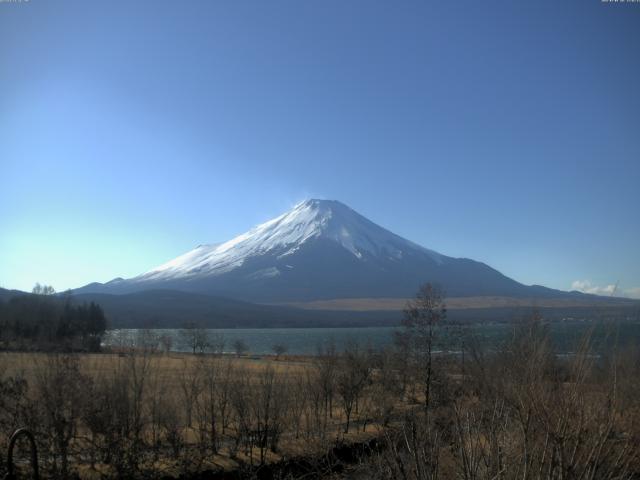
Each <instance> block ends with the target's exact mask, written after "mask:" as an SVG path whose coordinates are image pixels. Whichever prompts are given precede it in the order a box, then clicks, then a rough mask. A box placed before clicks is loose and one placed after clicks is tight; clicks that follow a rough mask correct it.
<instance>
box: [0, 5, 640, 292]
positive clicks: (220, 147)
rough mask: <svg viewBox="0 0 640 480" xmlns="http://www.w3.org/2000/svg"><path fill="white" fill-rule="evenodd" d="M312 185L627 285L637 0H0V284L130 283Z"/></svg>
mask: <svg viewBox="0 0 640 480" xmlns="http://www.w3.org/2000/svg"><path fill="white" fill-rule="evenodd" d="M309 197H318V198H330V199H337V200H340V201H342V202H343V203H346V204H347V205H349V206H351V207H352V208H353V209H355V210H357V211H358V212H359V213H361V214H363V215H364V216H366V217H368V218H369V219H371V220H373V221H374V222H376V223H378V224H380V225H382V226H384V227H386V228H388V229H390V230H391V231H393V232H395V233H397V234H399V235H401V236H403V237H405V238H408V239H410V240H412V241H414V242H417V243H419V244H422V245H424V246H426V247H428V248H432V249H434V250H437V251H439V252H441V253H443V254H446V255H451V256H464V257H469V258H473V259H476V260H480V261H483V262H485V263H488V264H489V265H491V266H493V267H494V268H497V269H498V270H500V271H501V272H503V273H504V274H506V275H508V276H510V277H512V278H514V279H516V280H518V281H521V282H523V283H526V284H533V283H536V284H543V285H546V286H549V287H554V288H560V289H565V290H566V289H570V288H572V286H573V287H574V288H581V289H583V290H585V291H593V292H596V293H606V292H608V291H610V290H611V288H612V287H611V285H613V284H615V283H616V281H618V280H619V281H620V287H619V290H618V292H617V293H618V294H624V295H628V296H636V297H640V211H639V210H640V3H606V2H601V1H600V0H574V1H562V2H559V1H557V0H537V1H533V2H521V1H489V2H478V1H477V0H469V1H465V0H463V1H456V2H435V1H434V2H431V1H407V2H387V1H384V2H382V1H344V0H335V1H322V2H301V1H297V0H295V1H294V0H291V1H271V2H263V1H205V0H200V1H198V0H193V1H188V2H180V1H158V0H153V1H151V0H149V1H140V0H136V1H119V0H113V1H108V2H107V1H101V0H96V1H91V2H87V1H80V0H78V1H72V0H30V1H23V2H0V286H2V287H5V288H18V289H27V290H28V289H30V288H31V287H32V286H33V284H34V283H35V282H41V283H46V284H51V285H53V286H54V287H55V288H56V289H57V290H64V289H67V288H74V287H79V286H81V285H84V284H86V283H89V282H91V281H107V280H110V279H112V278H114V277H118V276H121V277H131V276H134V275H137V274H139V273H141V272H143V271H147V270H149V269H150V268H152V267H154V266H157V265H159V264H161V263H164V262H165V261H167V260H169V259H171V258H173V257H175V256H177V255H179V254H181V253H184V252H185V251H187V250H189V249H191V248H193V247H194V246H195V245H197V244H200V243H213V242H218V241H225V240H228V239H230V238H232V237H233V236H235V235H237V234H240V233H242V232H244V231H246V230H247V229H249V228H250V227H251V226H253V225H255V224H257V223H260V222H263V221H265V220H267V219H269V218H271V217H273V216H276V215H278V214H280V213H282V212H284V211H286V210H287V209H289V208H290V207H291V206H292V205H294V204H295V203H297V202H298V201H300V200H303V199H305V198H309Z"/></svg>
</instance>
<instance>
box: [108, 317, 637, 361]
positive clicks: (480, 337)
mask: <svg viewBox="0 0 640 480" xmlns="http://www.w3.org/2000/svg"><path fill="white" fill-rule="evenodd" d="M548 327H549V329H550V334H551V338H552V340H553V343H554V347H555V350H556V352H557V353H570V352H573V351H575V349H576V346H577V344H578V342H579V340H580V338H581V337H582V336H583V335H584V334H585V333H586V332H587V331H589V329H591V328H593V339H594V345H595V347H596V349H597V350H602V349H604V348H607V347H608V346H609V347H610V346H611V345H613V344H615V343H616V342H617V344H618V345H620V346H625V345H628V344H634V345H637V344H638V343H639V342H640V323H637V322H619V323H616V324H602V323H597V324H596V323H592V322H577V321H575V322H554V323H550V324H548ZM396 331H400V328H399V327H370V328H248V329H233V328H223V329H208V330H206V332H207V335H208V336H209V337H210V338H211V342H212V343H214V342H217V341H219V340H220V339H223V340H224V347H223V351H224V352H225V353H233V351H234V349H233V342H234V341H236V340H242V341H244V342H245V343H246V344H247V345H248V347H249V350H248V352H249V353H250V354H253V355H264V354H270V353H273V346H274V345H277V344H279V345H284V346H286V348H287V352H288V353H289V354H293V355H313V354H315V353H317V351H318V347H319V346H320V345H327V344H328V343H329V342H333V343H335V345H336V348H337V349H338V350H339V351H340V350H342V349H343V348H344V346H345V345H346V344H347V343H348V342H357V343H358V344H359V345H361V346H362V347H373V348H374V349H380V348H384V347H386V346H389V345H391V344H392V343H393V341H394V333H395V332H396ZM460 331H462V332H463V337H465V338H475V339H477V341H479V342H480V343H481V344H483V345H485V346H487V347H488V348H495V347H498V346H499V345H500V344H501V343H502V342H504V341H505V340H506V339H507V338H508V337H509V335H512V334H513V331H514V325H513V324H480V325H478V324H476V325H468V326H465V327H464V328H460ZM143 332H144V335H143ZM181 332H182V331H181V330H180V329H163V330H146V331H145V330H138V329H119V330H109V331H108V332H107V334H106V335H105V339H104V342H103V344H104V345H105V346H112V347H117V346H134V345H136V344H138V345H139V344H140V342H141V340H142V339H145V338H146V339H147V340H145V341H147V342H148V341H149V340H148V339H149V338H152V339H153V338H158V337H160V336H162V335H164V336H169V337H170V338H171V350H172V351H176V352H188V351H190V348H189V346H188V344H187V343H186V341H185V338H184V335H182V334H181ZM153 342H155V340H152V343H153ZM439 348H441V349H448V350H451V349H455V348H456V347H454V346H453V345H451V344H444V343H442V344H441V345H439ZM457 348H459V346H458V347H457Z"/></svg>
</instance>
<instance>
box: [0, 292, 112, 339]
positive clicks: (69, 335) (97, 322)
mask: <svg viewBox="0 0 640 480" xmlns="http://www.w3.org/2000/svg"><path fill="white" fill-rule="evenodd" d="M54 293H55V292H54V291H53V289H52V288H51V287H41V286H40V285H36V287H35V288H34V290H33V293H32V294H22V295H16V296H13V297H11V298H9V299H7V300H5V301H3V300H2V299H0V345H1V347H2V348H3V349H26V350H81V351H97V350H99V349H100V341H101V338H102V335H103V334H104V332H105V330H106V327H107V321H106V318H105V315H104V312H103V311H102V308H101V307H100V306H99V305H98V304H96V303H94V302H90V303H82V304H76V303H75V302H74V301H73V298H72V297H71V296H70V295H62V296H57V295H55V294H54Z"/></svg>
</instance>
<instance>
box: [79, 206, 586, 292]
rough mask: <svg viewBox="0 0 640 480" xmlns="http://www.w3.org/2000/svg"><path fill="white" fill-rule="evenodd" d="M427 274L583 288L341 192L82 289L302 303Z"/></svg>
mask: <svg viewBox="0 0 640 480" xmlns="http://www.w3.org/2000/svg"><path fill="white" fill-rule="evenodd" d="M425 282H435V283H438V284H440V285H442V286H443V288H444V290H445V292H446V294H447V295H448V296H450V297H478V296H497V297H521V298H522V297H527V298H532V297H535V298H562V297H567V296H575V295H580V294H578V293H577V292H562V291H559V290H552V289H549V288H545V287H541V286H536V285H534V286H526V285H523V284H521V283H519V282H517V281H515V280H512V279H511V278H508V277H506V276H505V275H503V274H501V273H500V272H498V271H497V270H495V269H493V268H491V267H489V266H488V265H486V264H484V263H481V262H477V261H474V260H470V259H467V258H453V257H448V256H446V255H442V254H440V253H437V252H435V251H433V250H429V249H427V248H424V247H422V246H420V245H417V244H415V243H413V242H411V241H409V240H406V239H404V238H402V237H400V236H398V235H396V234H394V233H392V232H390V231H388V230H386V229H384V228H382V227H380V226H378V225H376V224H375V223H373V222H371V221H370V220H368V219H366V218H365V217H363V216H362V215H360V214H358V213H357V212H355V211H354V210H352V209H351V208H349V207H348V206H346V205H344V204H342V203H340V202H338V201H334V200H307V201H304V202H302V203H299V204H298V205H296V206H295V207H294V208H293V209H292V210H290V211H289V212H286V213H284V214H283V215H280V216H279V217H277V218H274V219H272V220H269V221H268V222H265V223H263V224H261V225H258V226H256V227H254V228H252V229H251V230H249V231H248V232H246V233H244V234H242V235H239V236H238V237H236V238H234V239H232V240H229V241H228V242H225V243H221V244H210V245H200V246H198V247H196V248H194V249H193V250H191V251H189V252H187V253H185V254H184V255H181V256H179V257H177V258H175V259H173V260H171V261H169V262H167V263H165V264H163V265H160V266H158V267H156V268H153V269H152V270H150V271H148V272H146V273H143V274H141V275H139V276H137V277H133V278H130V279H120V278H118V279H115V280H112V281H110V282H107V283H105V284H100V283H92V284H89V285H86V286H85V287H82V288H80V289H77V290H76V291H75V292H76V293H109V294H129V293H134V292H140V291H146V290H159V289H162V290H178V291H182V292H190V293H198V294H207V295H216V296H224V297H229V298H233V299H237V300H243V301H249V302H257V303H287V302H290V303H295V302H297V303H299V302H311V301H323V300H331V299H353V298H408V297H410V296H412V295H413V294H414V293H415V291H416V290H417V288H418V286H419V285H420V284H422V283H425Z"/></svg>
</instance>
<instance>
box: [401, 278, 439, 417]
mask: <svg viewBox="0 0 640 480" xmlns="http://www.w3.org/2000/svg"><path fill="white" fill-rule="evenodd" d="M446 314H447V309H446V306H445V302H444V295H443V292H442V289H441V288H440V287H438V286H434V285H432V284H431V283H427V284H425V285H422V286H421V287H420V289H419V290H418V293H417V294H416V297H415V299H414V300H412V301H410V302H408V303H407V307H406V308H405V311H404V318H403V320H402V325H403V327H404V332H403V334H404V335H405V337H406V340H407V343H408V345H410V346H411V348H412V349H413V353H414V355H415V359H416V362H417V367H418V368H419V370H420V371H421V376H422V382H423V385H424V408H425V412H427V411H428V409H429V402H430V401H431V382H432V374H433V346H434V341H435V337H436V327H437V326H439V325H440V324H442V322H443V321H444V320H445V318H446Z"/></svg>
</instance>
